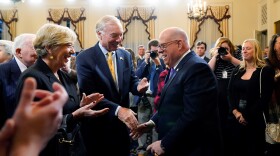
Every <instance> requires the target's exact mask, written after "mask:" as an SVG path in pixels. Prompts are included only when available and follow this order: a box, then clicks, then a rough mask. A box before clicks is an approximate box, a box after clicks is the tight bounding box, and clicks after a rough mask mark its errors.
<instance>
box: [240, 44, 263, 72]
mask: <svg viewBox="0 0 280 156" xmlns="http://www.w3.org/2000/svg"><path fill="white" fill-rule="evenodd" d="M246 42H249V43H251V44H252V45H253V48H254V53H253V63H254V66H256V67H257V68H258V67H263V66H265V65H266V63H265V61H264V60H263V55H262V51H261V47H260V44H259V42H258V41H257V40H256V39H246V40H245V41H244V42H243V44H245V43H246ZM243 44H242V45H243ZM246 66H247V65H246V61H245V60H244V59H243V60H242V61H241V62H240V68H239V69H245V68H246Z"/></svg>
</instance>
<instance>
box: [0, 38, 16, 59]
mask: <svg viewBox="0 0 280 156" xmlns="http://www.w3.org/2000/svg"><path fill="white" fill-rule="evenodd" d="M12 46H13V42H12V41H8V40H0V64H1V63H5V62H8V61H10V60H11V59H12V58H13V53H12Z"/></svg>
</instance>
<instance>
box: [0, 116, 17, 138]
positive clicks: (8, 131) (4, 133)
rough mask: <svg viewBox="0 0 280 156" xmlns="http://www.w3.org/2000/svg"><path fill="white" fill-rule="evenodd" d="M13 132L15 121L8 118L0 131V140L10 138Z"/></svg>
mask: <svg viewBox="0 0 280 156" xmlns="http://www.w3.org/2000/svg"><path fill="white" fill-rule="evenodd" d="M14 132H15V122H14V120H13V119H8V120H7V121H6V123H5V125H4V126H3V128H2V129H1V131H0V142H6V141H8V140H10V139H11V138H12V136H13V134H14Z"/></svg>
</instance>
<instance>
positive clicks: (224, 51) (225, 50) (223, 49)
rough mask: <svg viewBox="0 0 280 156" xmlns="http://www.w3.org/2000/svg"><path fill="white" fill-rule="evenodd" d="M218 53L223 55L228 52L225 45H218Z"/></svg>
mask: <svg viewBox="0 0 280 156" xmlns="http://www.w3.org/2000/svg"><path fill="white" fill-rule="evenodd" d="M218 54H219V55H221V56H224V55H226V54H228V52H227V48H225V47H220V48H219V49H218Z"/></svg>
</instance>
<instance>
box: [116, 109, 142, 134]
mask: <svg viewBox="0 0 280 156" xmlns="http://www.w3.org/2000/svg"><path fill="white" fill-rule="evenodd" d="M135 115H136V113H134V112H133V111H132V110H131V109H129V108H125V107H120V109H119V111H118V118H119V119H120V120H121V121H122V122H123V123H125V124H126V126H127V127H128V128H129V129H130V130H134V129H136V128H137V125H138V121H137V119H136V117H135Z"/></svg>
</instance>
